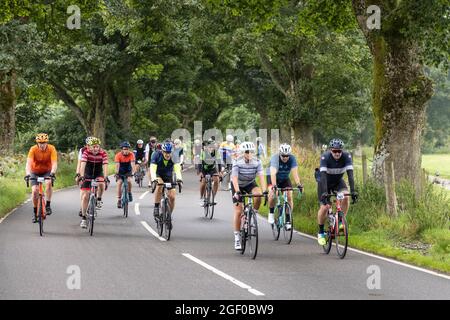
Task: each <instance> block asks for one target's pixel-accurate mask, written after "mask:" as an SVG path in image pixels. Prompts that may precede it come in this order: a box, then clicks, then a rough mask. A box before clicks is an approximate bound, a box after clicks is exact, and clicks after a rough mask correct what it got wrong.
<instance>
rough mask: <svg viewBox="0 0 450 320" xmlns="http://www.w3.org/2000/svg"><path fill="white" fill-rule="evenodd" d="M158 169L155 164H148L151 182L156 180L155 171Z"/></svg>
mask: <svg viewBox="0 0 450 320" xmlns="http://www.w3.org/2000/svg"><path fill="white" fill-rule="evenodd" d="M157 168H158V165H157V164H156V163H152V164H150V178H151V180H152V181H153V180H156V169H157Z"/></svg>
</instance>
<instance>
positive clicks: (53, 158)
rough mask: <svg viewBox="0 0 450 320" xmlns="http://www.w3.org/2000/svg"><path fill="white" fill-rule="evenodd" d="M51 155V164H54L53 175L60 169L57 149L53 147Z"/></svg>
mask: <svg viewBox="0 0 450 320" xmlns="http://www.w3.org/2000/svg"><path fill="white" fill-rule="evenodd" d="M51 150H52V151H51V155H50V159H51V163H52V170H51V173H53V174H54V173H56V170H57V169H58V153H57V152H56V149H55V148H54V147H52V149H51Z"/></svg>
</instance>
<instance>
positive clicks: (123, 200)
mask: <svg viewBox="0 0 450 320" xmlns="http://www.w3.org/2000/svg"><path fill="white" fill-rule="evenodd" d="M131 176H132V175H131V174H119V175H117V180H118V179H122V197H121V199H120V201H121V203H122V209H123V216H124V217H125V218H127V217H128V203H129V202H130V198H129V196H128V189H129V187H128V177H131Z"/></svg>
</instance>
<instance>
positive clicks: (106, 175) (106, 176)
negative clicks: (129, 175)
mask: <svg viewBox="0 0 450 320" xmlns="http://www.w3.org/2000/svg"><path fill="white" fill-rule="evenodd" d="M103 174H104V176H105V179H106V178H108V163H104V164H103Z"/></svg>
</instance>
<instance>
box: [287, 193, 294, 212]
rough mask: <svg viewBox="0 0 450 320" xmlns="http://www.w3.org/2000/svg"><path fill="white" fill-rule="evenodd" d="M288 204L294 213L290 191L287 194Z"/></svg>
mask: <svg viewBox="0 0 450 320" xmlns="http://www.w3.org/2000/svg"><path fill="white" fill-rule="evenodd" d="M287 198H288V203H289V205H290V206H291V211H294V200H293V198H292V191H288V192H287Z"/></svg>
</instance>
